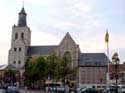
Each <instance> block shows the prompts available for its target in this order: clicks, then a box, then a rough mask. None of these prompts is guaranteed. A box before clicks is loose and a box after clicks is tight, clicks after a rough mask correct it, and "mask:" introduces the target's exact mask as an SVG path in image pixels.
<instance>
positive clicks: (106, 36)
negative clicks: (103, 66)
mask: <svg viewBox="0 0 125 93" xmlns="http://www.w3.org/2000/svg"><path fill="white" fill-rule="evenodd" d="M105 42H106V44H107V57H108V59H107V63H108V71H107V86H108V88H109V80H110V76H109V34H108V30H107V31H106V35H105ZM108 93H110V91H109V90H108Z"/></svg>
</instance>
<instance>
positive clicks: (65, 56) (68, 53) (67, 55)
mask: <svg viewBox="0 0 125 93" xmlns="http://www.w3.org/2000/svg"><path fill="white" fill-rule="evenodd" d="M63 58H66V60H67V61H68V64H71V62H72V58H71V54H70V52H69V51H66V52H65V53H64V55H63Z"/></svg>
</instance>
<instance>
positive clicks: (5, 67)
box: [0, 64, 17, 70]
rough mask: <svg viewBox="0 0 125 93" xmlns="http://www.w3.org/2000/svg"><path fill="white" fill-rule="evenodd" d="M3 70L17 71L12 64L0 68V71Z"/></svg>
mask: <svg viewBox="0 0 125 93" xmlns="http://www.w3.org/2000/svg"><path fill="white" fill-rule="evenodd" d="M5 69H6V70H7V69H10V70H17V68H16V67H15V66H13V65H12V64H5V65H2V66H0V70H5Z"/></svg>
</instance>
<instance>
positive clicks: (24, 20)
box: [18, 7, 27, 27]
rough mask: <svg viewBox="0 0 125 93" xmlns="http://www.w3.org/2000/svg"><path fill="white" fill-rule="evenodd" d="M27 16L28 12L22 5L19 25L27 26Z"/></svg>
mask: <svg viewBox="0 0 125 93" xmlns="http://www.w3.org/2000/svg"><path fill="white" fill-rule="evenodd" d="M26 16H27V14H26V12H25V9H24V7H22V9H21V11H20V13H19V19H18V26H19V27H25V26H27V21H26Z"/></svg>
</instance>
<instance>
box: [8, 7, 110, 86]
mask: <svg viewBox="0 0 125 93" xmlns="http://www.w3.org/2000/svg"><path fill="white" fill-rule="evenodd" d="M18 16H19V17H18V24H17V25H14V26H13V27H12V37H11V48H10V50H9V54H8V64H11V65H13V66H15V67H16V68H17V69H18V70H20V71H23V70H24V64H25V62H26V60H27V58H28V57H35V56H47V55H49V54H51V53H52V52H56V53H57V55H59V56H61V57H63V56H64V54H67V55H68V56H69V58H70V59H71V60H72V64H71V67H72V68H78V69H77V74H76V76H75V80H74V82H75V83H76V84H77V85H78V86H84V85H85V86H87V85H94V86H99V84H101V85H102V84H103V85H104V86H105V85H106V73H107V60H108V58H107V56H106V55H105V53H81V51H80V48H79V45H78V44H76V42H75V41H74V40H73V39H72V37H71V36H70V34H69V33H68V32H67V33H66V35H65V36H64V38H63V39H62V41H61V42H60V44H59V45H43V46H39V45H38V46H31V30H30V28H29V27H28V26H27V13H26V12H25V9H24V7H23V8H22V9H21V11H20V12H19V15H18Z"/></svg>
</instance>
